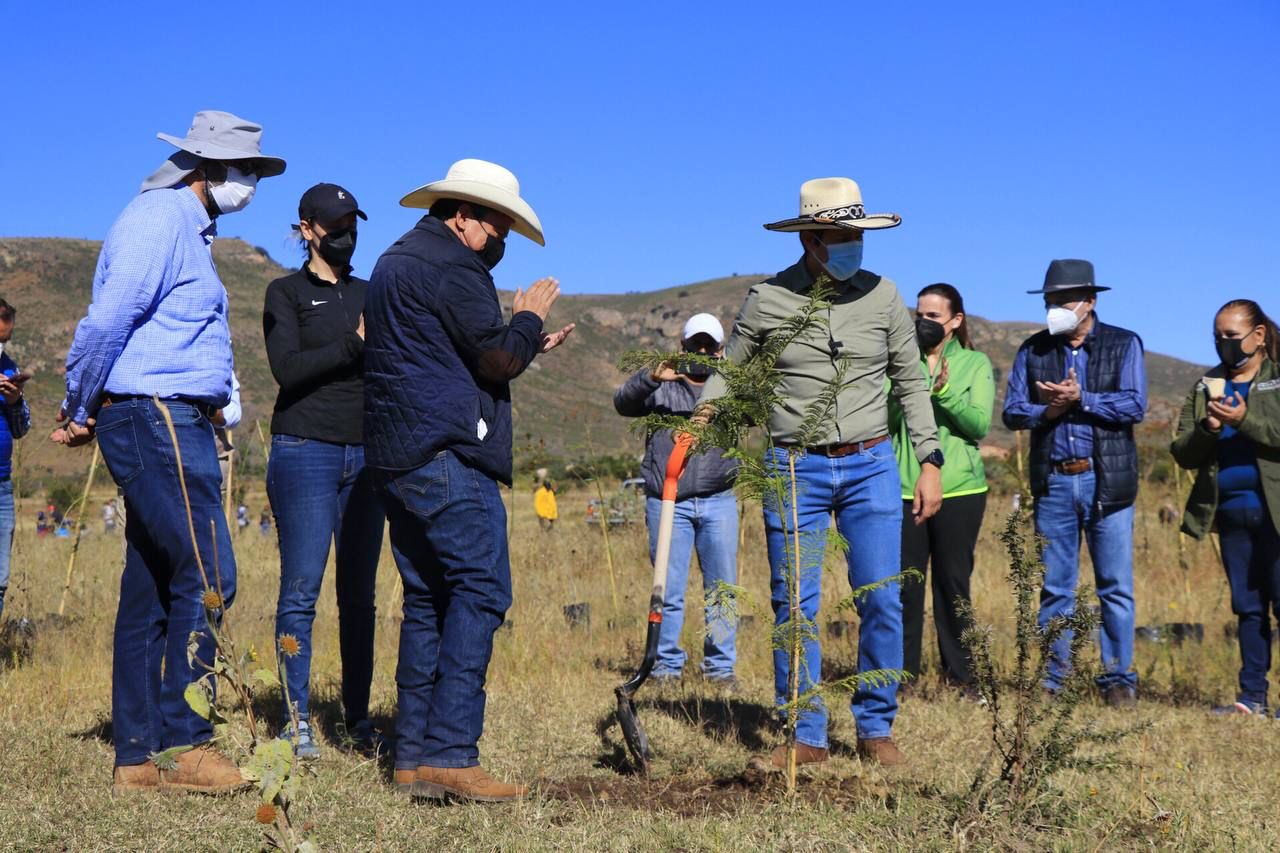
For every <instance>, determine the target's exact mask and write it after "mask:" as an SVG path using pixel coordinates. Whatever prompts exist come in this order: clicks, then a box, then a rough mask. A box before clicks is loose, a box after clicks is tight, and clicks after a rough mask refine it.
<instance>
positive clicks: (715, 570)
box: [613, 313, 738, 690]
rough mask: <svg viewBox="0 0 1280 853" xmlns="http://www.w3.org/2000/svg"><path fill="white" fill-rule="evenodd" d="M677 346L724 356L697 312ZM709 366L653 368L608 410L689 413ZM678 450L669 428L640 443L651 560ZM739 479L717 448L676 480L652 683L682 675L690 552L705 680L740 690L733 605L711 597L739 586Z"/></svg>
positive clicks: (720, 339) (710, 321)
mask: <svg viewBox="0 0 1280 853" xmlns="http://www.w3.org/2000/svg"><path fill="white" fill-rule="evenodd" d="M680 345H681V347H682V348H683V349H684V351H685V352H687V353H696V354H698V355H704V356H712V357H720V356H722V355H723V354H724V327H723V326H721V325H720V321H719V320H718V319H716V317H715V315H713V314H705V313H703V314H694V315H693V316H692V317H690V318H689V319H688V321H687V322H686V323H685V324H684V331H683V332H682V333H681V335H680ZM711 373H712V370H711V368H710V367H709V366H707V365H706V364H704V363H699V362H687V363H679V362H668V363H665V364H662V365H659V366H658V369H657V370H647V369H646V370H640V371H637V372H636V373H634V374H632V375H631V376H630V377H629V378H628V379H627V381H626V382H624V383H623V384H622V386H621V387H620V388H618V390H617V391H615V392H614V394H613V407H614V409H616V410H617V412H618V414H620V415H622V416H624V417H629V418H636V417H643V416H644V415H649V414H653V413H655V412H661V413H663V414H669V415H690V414H692V413H693V410H694V407H695V406H696V405H697V402H698V395H699V394H701V393H702V388H703V385H704V384H705V383H706V381H707V379H708V378H709V377H710V376H711ZM674 446H675V434H674V433H673V432H672V431H671V430H669V429H664V430H657V431H654V432H651V433H650V434H649V435H648V436H647V438H646V439H645V444H644V462H643V463H641V466H640V468H641V472H642V473H643V474H644V491H645V521H646V522H647V524H648V527H649V557H650V559H654V558H655V556H656V554H657V548H658V521H659V515H660V513H661V512H662V485H663V480H664V478H665V475H666V470H667V459H668V458H669V457H670V456H671V451H672V449H673V447H674ZM737 475H738V463H737V460H734V459H727V458H725V457H724V456H723V455H721V452H720V451H719V450H717V449H711V450H709V451H708V452H706V453H700V454H697V455H695V456H693V457H692V458H691V459H690V460H689V462H688V467H687V468H686V469H685V472H684V474H683V475H682V476H681V477H680V486H679V490H678V492H677V493H676V511H675V519H674V527H673V529H672V537H671V553H670V558H669V569H670V574H669V575H668V576H667V589H666V598H665V600H664V601H663V602H662V625H661V629H660V631H659V634H658V661H657V664H656V665H655V667H654V670H653V677H654V678H656V679H658V680H659V681H662V680H667V681H675V680H677V679H679V678H680V677H681V676H682V674H683V672H684V664H685V660H686V659H687V658H688V655H686V654H685V652H684V649H682V648H680V633H681V630H682V628H683V627H684V602H685V588H686V586H687V585H688V583H689V563H690V560H691V558H692V556H693V553H694V551H695V550H696V551H697V554H698V565H699V567H700V568H701V570H702V588H703V591H704V593H705V595H706V597H707V601H706V609H705V611H704V613H705V619H706V622H705V624H706V626H707V631H706V636H705V637H704V638H703V643H702V674H703V676H704V677H705V678H706V679H707V681H709V682H711V683H712V684H714V685H717V686H719V687H722V688H726V689H729V690H734V689H736V687H737V679H736V678H735V676H734V666H735V664H736V662H737V658H738V651H737V642H736V635H737V619H736V618H735V617H734V615H733V613H732V608H731V607H726V606H725V604H726V603H725V602H724V601H723V600H722V599H721V600H716V598H715V597H713V596H712V595H711V593H712V591H713V590H714V589H716V587H717V586H722V585H723V584H736V583H737V582H738V501H737V498H736V497H735V496H734V494H733V483H734V480H735V479H736V478H737Z"/></svg>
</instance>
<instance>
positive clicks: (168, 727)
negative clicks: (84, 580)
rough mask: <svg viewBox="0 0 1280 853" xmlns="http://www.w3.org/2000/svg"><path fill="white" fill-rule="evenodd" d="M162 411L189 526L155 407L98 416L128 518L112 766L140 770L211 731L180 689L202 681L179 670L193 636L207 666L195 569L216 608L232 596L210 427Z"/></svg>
mask: <svg viewBox="0 0 1280 853" xmlns="http://www.w3.org/2000/svg"><path fill="white" fill-rule="evenodd" d="M167 406H168V408H169V413H170V416H171V418H172V419H173V427H174V432H175V433H176V434H177V439H178V449H179V450H180V451H181V456H182V476H183V480H184V481H185V486H186V496H187V498H188V499H189V500H190V506H191V518H190V520H188V518H187V507H186V503H185V501H184V500H183V490H182V483H180V482H179V478H178V466H177V454H175V452H174V446H173V442H172V440H171V439H170V437H169V431H168V429H167V428H166V426H165V422H164V419H163V418H162V416H161V414H160V411H159V409H158V408H157V407H156V405H155V403H154V402H153V401H151V400H149V399H136V400H125V401H121V402H118V403H115V404H114V405H111V406H109V407H103V409H102V410H101V411H100V412H99V413H98V423H97V435H98V446H99V447H100V448H101V449H102V459H103V462H105V463H106V466H107V470H108V471H110V472H111V477H112V479H113V480H115V482H116V485H117V486H119V487H120V490H121V491H122V492H123V494H124V502H125V508H126V510H127V512H126V515H127V519H126V522H125V542H126V545H127V548H126V552H125V565H124V573H123V575H122V576H121V578H120V606H119V609H118V610H117V612H116V628H115V642H114V657H113V661H112V681H111V723H112V730H113V732H114V738H115V748H116V764H118V765H129V764H141V763H143V762H144V761H146V760H147V757H148V756H149V755H150V754H151V753H152V752H157V751H159V750H162V749H168V748H169V747H172V746H180V745H185V744H199V743H204V742H205V741H207V740H209V739H210V738H212V737H213V729H212V727H211V726H210V724H209V723H208V722H207V721H206V720H204V719H202V718H201V717H200V716H198V715H197V714H196V713H195V711H193V710H191V707H190V706H189V705H188V704H187V701H186V699H185V698H184V696H183V693H184V691H185V690H186V689H187V685H188V684H190V683H191V682H193V681H195V680H196V679H197V678H199V677H201V676H202V675H204V674H205V670H204V669H203V668H202V667H201V666H200V664H199V663H197V664H195V665H194V666H193V665H191V664H189V663H188V662H187V640H188V638H189V636H190V635H191V633H192V632H193V631H194V632H199V633H201V634H202V638H201V639H200V640H199V641H198V642H197V644H196V649H195V654H196V657H197V658H199V659H200V660H201V661H204V662H206V663H211V662H212V661H213V652H214V647H213V640H212V637H209V636H208V634H209V630H208V626H207V624H206V622H205V609H204V603H203V601H202V596H203V595H204V592H205V589H206V587H205V582H204V579H202V578H201V565H202V566H203V569H204V572H205V575H206V577H207V579H208V583H209V586H210V587H211V588H213V589H215V590H217V589H219V583H220V584H221V586H220V589H221V592H222V598H223V602H224V605H225V606H227V607H229V606H230V605H231V602H232V600H233V599H234V597H235V592H236V561H235V555H234V554H233V553H232V550H231V537H230V535H229V534H228V532H227V519H226V517H225V516H224V515H223V514H222V500H221V495H220V488H221V484H222V483H221V481H222V475H221V473H220V472H219V470H218V452H217V448H216V447H215V445H214V440H213V427H212V426H210V424H209V421H208V419H207V418H205V416H204V415H203V414H201V413H200V411H199V410H197V409H196V407H194V406H192V405H189V404H187V403H180V402H176V401H170V402H168V403H167ZM193 528H194V530H195V539H196V547H192V541H191V537H192V529H193ZM197 553H198V554H199V558H198V559H199V563H198V562H197ZM162 665H163V673H164V675H163V678H162V677H161V667H162Z"/></svg>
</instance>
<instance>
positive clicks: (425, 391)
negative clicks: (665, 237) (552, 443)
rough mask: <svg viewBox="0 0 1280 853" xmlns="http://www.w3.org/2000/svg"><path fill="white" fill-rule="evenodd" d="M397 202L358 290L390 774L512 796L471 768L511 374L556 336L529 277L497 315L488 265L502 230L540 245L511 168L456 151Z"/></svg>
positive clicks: (481, 794)
mask: <svg viewBox="0 0 1280 853" xmlns="http://www.w3.org/2000/svg"><path fill="white" fill-rule="evenodd" d="M400 203H401V204H402V205H404V206H405V207H420V208H427V209H428V213H427V215H426V216H424V217H422V219H420V220H419V221H418V224H417V225H415V226H414V227H413V228H412V229H411V230H410V231H409V232H408V233H407V234H405V235H404V236H403V237H401V238H400V239H398V240H396V242H395V243H393V244H392V245H391V247H390V248H389V249H387V250H386V251H385V252H384V253H383V254H382V257H381V258H379V260H378V263H377V265H376V266H375V267H374V269H373V275H372V276H371V278H370V281H369V293H368V296H367V298H366V300H365V324H366V329H365V348H364V358H365V395H364V433H365V459H366V461H367V463H368V464H369V465H370V466H372V467H374V468H375V469H376V472H377V479H378V482H379V484H380V486H381V488H382V492H383V496H384V499H385V502H386V507H387V516H388V519H389V520H390V522H391V546H392V550H393V552H394V554H395V557H396V564H397V566H398V567H399V569H400V578H401V580H402V581H403V583H404V622H403V623H402V624H401V626H400V663H399V666H398V667H397V669H396V687H397V689H398V694H399V706H400V708H399V720H398V722H397V726H396V757H395V785H396V788H397V790H399V791H401V792H402V793H405V794H408V795H410V796H413V797H415V798H431V799H443V798H446V797H459V798H462V799H470V800H479V801H486V802H488V801H497V800H511V799H517V798H519V797H523V796H524V794H525V788H524V786H523V785H513V784H508V783H505V782H500V781H498V780H496V779H494V778H493V777H492V776H490V775H489V774H488V773H486V772H485V770H484V769H483V768H482V767H481V766H480V750H479V747H478V745H477V744H478V741H479V740H480V734H481V732H482V731H483V730H484V704H485V692H484V684H485V676H486V674H487V672H488V669H489V658H490V656H491V655H492V652H493V635H494V632H495V631H497V630H498V626H500V625H501V624H502V621H503V618H504V617H505V614H506V612H507V608H508V607H510V605H511V563H510V560H509V557H508V554H507V530H506V527H507V522H506V518H507V513H506V508H505V506H504V505H503V503H502V494H501V489H500V488H499V484H500V483H505V484H506V485H508V486H510V485H511V385H510V383H511V380H513V379H515V378H516V377H517V376H519V375H520V374H521V373H523V372H524V370H525V368H527V367H528V366H529V365H530V364H531V363H532V362H533V360H534V358H536V357H537V356H538V355H539V354H541V353H546V352H549V351H550V350H553V349H555V348H556V347H558V346H560V345H561V344H562V343H564V341H565V339H566V338H567V337H568V335H569V333H570V332H572V331H573V325H572V324H570V325H568V326H565V327H564V328H562V329H560V330H559V331H556V332H552V333H550V334H548V333H547V332H546V331H545V330H544V328H543V324H544V322H545V321H546V318H547V314H548V313H550V311H551V306H552V305H553V304H554V303H555V301H556V298H557V297H558V296H559V295H560V287H559V283H558V282H557V281H556V280H555V279H554V278H544V279H541V280H539V281H537V282H535V283H534V284H533V285H531V286H530V287H529V289H528V290H527V291H526V290H523V289H520V290H517V291H516V293H515V299H514V301H513V302H512V306H511V319H510V321H506V320H504V318H503V311H502V305H501V303H500V302H499V301H498V292H497V290H496V289H495V287H494V281H493V275H492V270H493V268H494V267H496V266H497V265H498V263H499V261H501V260H502V258H503V255H504V253H505V251H506V246H507V236H508V234H509V232H511V231H515V232H516V233H517V234H520V235H522V236H524V237H526V238H528V239H530V240H532V241H534V242H535V243H537V244H538V245H542V244H543V237H542V225H541V224H540V223H539V222H538V217H537V215H535V214H534V212H533V209H532V208H531V207H529V204H528V202H526V201H525V200H524V199H523V198H521V197H520V185H519V183H518V182H517V181H516V177H515V175H513V174H511V172H509V171H507V170H506V169H504V168H502V167H501V166H498V165H495V164H493V163H488V162H485V161H483V160H460V161H458V162H457V163H454V164H453V165H452V166H451V167H450V168H449V173H448V175H447V176H446V177H445V178H444V179H443V180H440V181H436V182H435V183H431V184H427V185H426V186H423V187H420V188H418V189H416V190H414V191H413V192H411V193H409V194H408V195H407V196H405V197H404V198H403V199H401V200H400Z"/></svg>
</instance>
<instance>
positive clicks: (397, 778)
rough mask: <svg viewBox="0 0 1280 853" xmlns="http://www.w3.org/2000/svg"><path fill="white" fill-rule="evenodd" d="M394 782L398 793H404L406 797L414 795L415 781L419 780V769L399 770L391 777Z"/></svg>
mask: <svg viewBox="0 0 1280 853" xmlns="http://www.w3.org/2000/svg"><path fill="white" fill-rule="evenodd" d="M391 779H392V784H393V785H394V786H395V789H396V793H397V794H403V795H405V796H406V797H411V796H413V795H414V787H413V786H414V783H415V782H417V780H418V771H417V770H397V771H396V772H395V773H394V774H393V775H392V777H391Z"/></svg>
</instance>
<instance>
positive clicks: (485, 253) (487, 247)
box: [476, 232, 507, 269]
mask: <svg viewBox="0 0 1280 853" xmlns="http://www.w3.org/2000/svg"><path fill="white" fill-rule="evenodd" d="M486 237H487V238H488V239H486V240H485V241H484V248H483V249H481V250H480V251H478V252H476V254H477V255H479V256H480V260H481V262H482V263H484V265H485V266H486V267H488V268H489V269H493V268H494V267H496V266H497V265H498V262H499V261H501V260H502V256H503V255H505V254H506V253H507V241H506V240H502V239H499V238H497V237H495V236H493V235H492V234H489V233H488V232H486Z"/></svg>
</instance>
